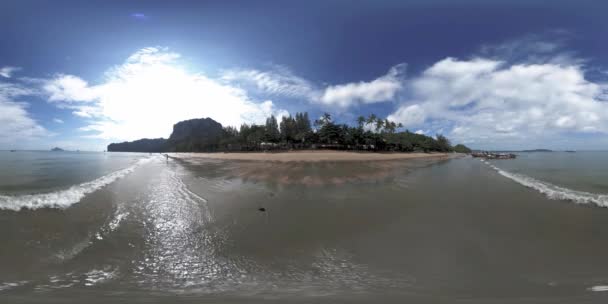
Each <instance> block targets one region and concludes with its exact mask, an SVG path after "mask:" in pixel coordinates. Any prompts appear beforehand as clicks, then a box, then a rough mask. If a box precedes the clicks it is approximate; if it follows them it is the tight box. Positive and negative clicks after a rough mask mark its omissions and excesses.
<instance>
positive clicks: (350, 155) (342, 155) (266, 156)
mask: <svg viewBox="0 0 608 304" xmlns="http://www.w3.org/2000/svg"><path fill="white" fill-rule="evenodd" d="M169 155H170V156H171V157H174V158H179V159H182V160H185V161H195V160H196V159H221V160H252V161H278V162H319V161H376V160H405V159H421V158H439V159H447V158H452V157H458V156H460V155H461V154H457V153H373V152H347V151H290V152H252V153H242V152H237V153H171V154H169Z"/></svg>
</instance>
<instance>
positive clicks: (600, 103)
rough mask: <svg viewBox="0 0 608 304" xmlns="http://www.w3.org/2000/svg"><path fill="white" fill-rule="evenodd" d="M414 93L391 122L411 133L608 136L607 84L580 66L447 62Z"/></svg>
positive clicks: (416, 83)
mask: <svg viewBox="0 0 608 304" xmlns="http://www.w3.org/2000/svg"><path fill="white" fill-rule="evenodd" d="M407 89H408V90H409V91H410V96H409V98H408V99H407V100H405V101H403V103H402V104H401V105H400V106H399V107H398V109H397V110H396V111H395V112H394V113H393V114H391V115H389V117H388V118H389V119H390V120H394V121H397V122H401V123H403V124H404V125H406V126H411V127H415V126H421V125H424V124H425V123H429V122H432V121H443V122H445V123H446V124H449V125H450V126H451V131H450V132H449V135H450V137H451V138H453V139H454V140H456V141H464V142H483V143H485V144H488V143H497V142H500V141H505V140H508V141H510V142H513V141H518V140H519V141H524V140H528V141H529V140H530V139H533V138H543V137H544V138H548V137H550V136H553V135H557V134H559V133H564V132H579V133H589V132H593V133H604V134H606V133H608V103H607V102H606V100H603V99H602V94H603V92H604V91H605V90H606V85H605V84H601V83H594V82H591V81H589V80H587V79H585V75H584V71H583V69H582V68H581V67H580V66H577V65H563V64H553V63H544V64H507V63H505V62H502V61H497V60H490V59H482V58H475V59H470V60H458V59H454V58H446V59H444V60H441V61H439V62H437V63H435V64H434V65H432V66H431V67H429V68H428V69H426V70H425V71H424V72H423V73H422V74H421V75H420V76H418V77H416V78H413V79H411V80H410V81H409V83H408V85H407Z"/></svg>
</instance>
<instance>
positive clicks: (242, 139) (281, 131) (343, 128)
mask: <svg viewBox="0 0 608 304" xmlns="http://www.w3.org/2000/svg"><path fill="white" fill-rule="evenodd" d="M313 126H314V128H313ZM402 128H403V126H402V125H401V124H397V123H395V122H392V121H389V120H387V119H381V118H378V117H377V116H376V115H374V114H371V115H369V116H368V117H364V116H360V117H358V118H357V120H356V125H354V126H350V125H347V124H338V123H335V122H334V121H333V119H332V117H331V115H330V114H328V113H325V114H324V115H323V116H321V117H320V118H319V119H317V120H315V121H314V122H311V121H310V119H309V116H308V113H306V112H304V113H296V114H295V116H283V117H281V120H280V122H279V121H278V120H277V118H276V117H275V116H270V117H268V118H267V119H266V123H265V124H263V125H256V124H243V125H241V126H240V127H239V128H238V129H237V128H236V127H232V126H222V124H220V123H219V122H217V121H215V120H213V119H212V118H209V117H207V118H198V119H190V120H185V121H181V122H178V123H176V124H175V125H173V132H172V133H171V135H170V136H169V138H167V139H165V138H155V139H147V138H144V139H139V140H135V141H131V142H122V143H112V144H110V145H108V148H107V151H108V152H163V153H167V152H207V153H209V152H249V153H251V152H286V151H292V152H293V151H303V150H306V151H311V150H325V151H327V150H335V151H345V152H346V151H347V152H382V153H391V152H392V153H396V152H410V153H412V152H416V153H449V152H458V153H470V152H471V149H469V148H468V147H467V146H465V145H462V144H458V145H455V146H452V144H451V142H450V140H448V139H447V138H446V137H445V136H443V135H441V134H437V135H435V137H431V136H427V135H423V134H417V133H414V132H410V131H409V130H404V131H398V129H402ZM330 158H335V155H332V156H331V157H330Z"/></svg>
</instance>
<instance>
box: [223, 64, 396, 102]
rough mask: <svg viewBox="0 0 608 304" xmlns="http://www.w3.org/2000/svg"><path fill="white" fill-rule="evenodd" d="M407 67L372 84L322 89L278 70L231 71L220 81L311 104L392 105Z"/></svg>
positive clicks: (354, 84)
mask: <svg viewBox="0 0 608 304" xmlns="http://www.w3.org/2000/svg"><path fill="white" fill-rule="evenodd" d="M405 69H406V64H398V65H396V66H394V67H392V68H391V69H390V70H389V72H388V73H387V74H386V75H384V76H381V77H379V78H376V79H374V80H372V81H368V82H365V81H361V82H352V83H346V84H340V85H330V86H327V87H321V86H319V85H315V84H314V83H313V82H311V81H308V80H306V79H304V78H302V77H299V76H296V75H295V74H294V73H293V72H291V71H290V70H289V69H287V68H285V67H281V66H277V67H275V68H274V69H273V70H270V71H260V70H255V69H248V70H247V69H233V70H227V71H224V72H223V73H222V77H221V79H222V80H223V81H224V82H227V83H232V84H243V85H253V87H254V88H255V89H257V90H259V91H262V92H264V93H268V94H272V95H281V96H287V97H293V98H302V99H304V100H307V101H309V102H311V103H315V104H322V105H328V106H338V107H343V108H344V107H349V106H353V105H357V104H371V103H377V102H386V101H392V100H393V99H394V98H395V97H396V95H397V93H398V92H399V90H401V89H402V88H403V82H404V79H403V78H404V74H405Z"/></svg>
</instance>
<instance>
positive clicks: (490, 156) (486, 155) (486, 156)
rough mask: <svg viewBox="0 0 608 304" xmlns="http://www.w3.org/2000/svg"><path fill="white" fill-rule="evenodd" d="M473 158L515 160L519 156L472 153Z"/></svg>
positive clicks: (484, 152)
mask: <svg viewBox="0 0 608 304" xmlns="http://www.w3.org/2000/svg"><path fill="white" fill-rule="evenodd" d="M471 156H473V157H479V158H486V159H513V158H516V157H517V155H515V154H513V153H494V152H487V151H483V152H475V153H471Z"/></svg>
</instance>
